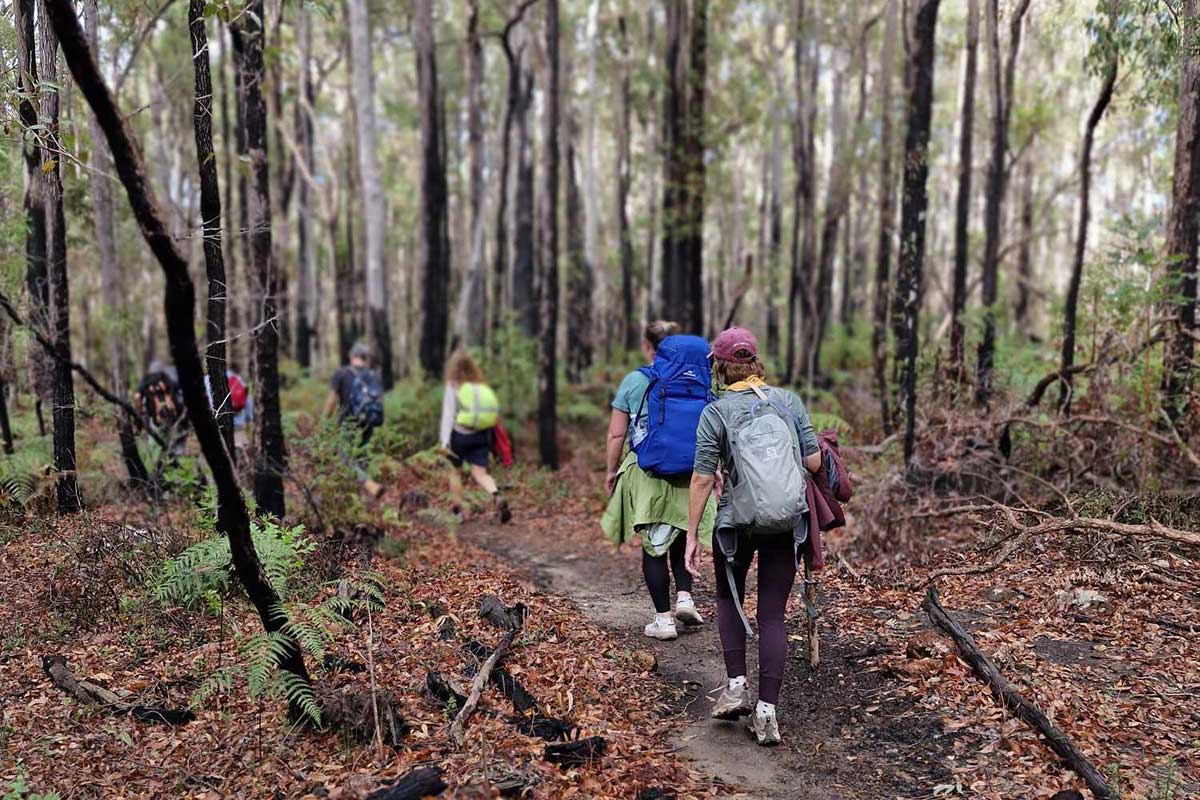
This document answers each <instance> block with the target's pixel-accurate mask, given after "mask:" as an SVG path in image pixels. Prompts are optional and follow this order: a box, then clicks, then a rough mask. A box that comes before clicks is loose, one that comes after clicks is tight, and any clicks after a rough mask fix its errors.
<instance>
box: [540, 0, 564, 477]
mask: <svg viewBox="0 0 1200 800" xmlns="http://www.w3.org/2000/svg"><path fill="white" fill-rule="evenodd" d="M545 3H546V22H545V27H546V30H545V34H546V96H545V100H546V110H545V115H544V117H543V124H544V127H543V129H542V142H543V147H544V150H545V152H544V154H543V157H544V159H545V164H546V168H545V170H544V171H543V181H544V183H543V186H544V188H543V189H542V209H541V210H542V219H541V225H540V226H539V231H538V232H539V239H540V245H541V246H540V247H539V250H540V256H541V258H540V261H541V264H540V267H541V268H540V269H539V270H538V273H539V277H540V280H539V285H538V289H539V291H538V300H539V305H540V312H541V313H540V314H539V327H540V331H539V334H540V338H541V351H540V354H541V359H540V365H539V374H538V450H539V452H540V454H541V461H542V466H543V467H546V468H547V469H551V470H557V469H558V408H557V404H558V291H559V286H558V138H559V137H558V127H559V100H560V96H559V74H558V49H559V42H558V38H559V30H558V0H545Z"/></svg>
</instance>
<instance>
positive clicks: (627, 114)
mask: <svg viewBox="0 0 1200 800" xmlns="http://www.w3.org/2000/svg"><path fill="white" fill-rule="evenodd" d="M617 45H618V48H619V54H620V55H619V58H620V65H621V92H620V93H621V112H620V114H621V117H620V122H618V124H617V159H616V167H617V242H618V246H619V247H620V256H621V313H622V316H623V320H622V322H623V326H622V333H621V340H622V343H623V344H624V346H625V349H626V350H634V349H636V348H637V346H638V338H639V336H638V325H637V312H636V310H635V307H634V303H635V300H634V296H635V294H636V290H635V286H634V274H633V265H634V253H633V232H632V231H631V230H630V227H629V192H630V188H631V186H632V183H633V159H632V154H631V152H630V150H631V147H630V140H631V139H632V138H633V127H632V126H633V100H632V89H631V87H630V84H631V78H630V72H631V65H630V60H629V59H630V57H629V39H628V30H627V25H626V22H625V16H624V15H621V16H620V17H618V18H617Z"/></svg>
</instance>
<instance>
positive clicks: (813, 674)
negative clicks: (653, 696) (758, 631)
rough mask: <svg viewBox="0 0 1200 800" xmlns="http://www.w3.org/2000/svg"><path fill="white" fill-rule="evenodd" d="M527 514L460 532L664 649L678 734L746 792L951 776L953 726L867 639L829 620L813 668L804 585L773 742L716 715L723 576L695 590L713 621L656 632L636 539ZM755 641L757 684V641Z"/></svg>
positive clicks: (822, 791)
mask: <svg viewBox="0 0 1200 800" xmlns="http://www.w3.org/2000/svg"><path fill="white" fill-rule="evenodd" d="M522 523H523V520H521V519H518V520H517V521H516V524H513V525H508V526H500V525H497V524H494V523H491V522H490V521H487V522H484V521H482V520H480V521H473V522H469V523H468V524H466V525H465V526H464V527H463V529H462V530H461V531H460V535H461V536H463V537H464V538H465V539H466V540H467V541H469V542H471V543H472V544H475V545H476V546H480V547H483V548H485V549H487V550H489V551H491V552H493V553H495V554H497V555H499V556H501V557H502V558H504V559H505V560H506V561H507V562H509V563H510V564H512V565H513V566H514V567H515V568H516V569H517V571H518V572H519V573H522V574H523V575H524V577H526V578H528V579H529V580H531V581H532V582H534V583H535V585H537V586H539V587H540V588H542V589H544V590H546V591H548V592H550V593H552V594H555V595H558V596H560V597H562V598H563V599H564V602H569V603H572V604H573V605H574V606H575V607H577V608H578V609H579V611H580V612H581V614H583V615H585V616H586V617H587V618H588V619H589V620H590V621H592V622H593V623H595V624H598V625H600V626H602V627H604V628H606V629H608V630H610V631H611V632H612V633H614V634H615V635H617V636H618V637H619V638H621V639H622V640H623V641H625V642H626V643H627V644H628V646H629V647H630V648H631V649H639V650H649V651H651V652H653V653H654V654H655V656H656V657H657V659H658V671H659V673H660V675H661V677H662V679H663V681H664V683H665V684H666V685H665V686H664V691H665V693H666V695H667V696H668V699H669V703H670V705H671V707H672V709H673V710H674V711H675V712H676V713H678V714H680V715H681V716H684V715H686V719H687V722H686V725H685V726H684V727H683V729H682V733H681V735H680V736H679V740H678V742H677V743H676V746H677V747H678V748H679V751H680V752H681V753H682V754H683V755H685V756H686V757H688V758H689V759H691V760H693V761H694V762H695V764H696V767H697V768H698V769H699V770H701V771H702V772H704V773H706V774H708V775H711V776H712V777H713V779H714V780H716V781H721V782H724V783H725V784H727V785H728V787H729V788H730V789H731V790H732V792H733V794H734V795H735V796H738V797H747V798H797V799H802V800H810V799H811V800H817V799H818V798H819V799H820V800H868V799H869V800H880V799H881V798H915V797H930V796H931V795H932V790H933V788H934V787H935V786H937V785H939V784H945V783H947V781H948V776H949V771H948V770H947V768H946V765H945V762H946V760H947V757H948V756H949V753H950V751H951V748H952V735H951V734H947V733H944V732H943V731H942V730H941V725H940V722H939V720H938V718H937V717H936V716H935V715H933V714H931V713H929V712H928V711H925V710H923V709H920V708H917V707H915V706H913V704H912V703H911V701H906V700H900V699H896V698H894V697H892V695H893V694H895V693H894V692H892V691H891V689H893V688H894V684H893V679H892V678H890V677H889V676H887V675H884V674H882V673H879V672H875V671H866V670H863V669H860V668H859V667H858V665H857V663H856V659H855V658H854V656H856V655H859V654H861V653H863V652H864V650H865V649H866V648H867V646H868V645H867V643H865V642H861V641H854V640H849V639H843V638H842V637H839V636H838V635H837V632H836V631H833V630H830V629H829V626H828V625H826V626H825V627H824V628H823V629H822V633H821V646H822V663H821V666H820V667H819V668H818V669H817V670H815V671H814V670H812V669H810V668H809V666H808V664H807V661H806V660H805V652H806V650H805V645H804V633H803V631H802V630H801V628H800V626H799V622H798V621H799V619H800V613H801V609H802V606H801V604H800V598H799V594H800V592H799V591H798V590H797V591H795V592H793V597H792V601H793V604H794V608H790V609H789V629H790V630H789V633H790V638H791V640H792V641H791V644H792V649H791V652H790V654H789V655H790V657H789V662H788V669H787V674H786V679H785V683H784V695H783V697H782V698H781V701H780V705H779V708H780V722H781V729H782V734H783V739H784V744H783V745H782V746H781V747H778V748H774V749H766V748H761V747H757V746H755V745H754V743H753V742H752V740H750V739H749V737H748V734H747V733H746V731H745V730H744V728H743V726H742V725H740V724H731V723H718V722H713V721H711V720H710V719H709V709H710V706H711V703H712V701H713V699H714V697H715V695H714V694H710V693H709V692H710V690H712V689H713V687H716V686H719V685H720V684H721V682H722V680H723V679H724V675H725V669H724V662H723V660H722V656H721V647H720V643H719V641H718V640H717V635H716V627H715V624H713V620H714V617H715V608H714V606H713V595H712V580H711V579H710V580H706V581H701V582H698V585H697V586H696V587H695V592H694V594H695V596H696V600H697V605H698V606H699V608H700V610H701V612H702V613H703V614H704V616H705V619H706V620H707V623H706V624H705V625H704V626H702V627H701V628H700V629H698V630H696V631H694V632H682V631H681V635H680V637H679V639H677V640H675V641H673V642H655V641H653V640H650V639H647V638H646V637H645V636H643V635H642V633H641V628H642V626H643V625H644V624H645V623H646V622H647V621H648V620H649V619H650V618H651V613H652V608H651V606H650V601H649V598H648V597H647V595H646V591H645V588H644V586H643V583H642V578H641V570H640V568H639V564H640V553H639V552H638V551H639V549H640V548H639V547H638V546H637V545H636V543H635V544H632V545H627V546H626V548H624V549H623V550H622V551H621V552H619V553H614V552H613V550H612V547H611V546H610V545H609V544H608V543H607V542H606V541H605V540H604V539H603V536H602V534H600V532H599V530H598V528H597V526H596V523H595V519H594V518H592V517H583V516H582V515H579V514H571V513H560V514H556V515H555V516H554V517H553V519H552V520H551V519H550V518H545V517H542V518H540V519H538V518H536V515H535V518H533V519H529V518H527V519H526V520H524V524H522ZM752 574H753V573H752ZM750 594H751V595H752V594H753V589H752V588H751V590H750ZM822 602H823V603H824V604H836V603H837V602H838V598H837V597H836V596H829V595H828V594H827V595H826V596H825V597H823V599H822ZM750 613H751V614H752V613H753V612H752V611H751V612H750ZM750 650H751V653H750V665H749V666H750V675H751V683H752V684H753V683H754V675H755V663H754V662H755V654H754V653H753V650H754V643H753V642H751V643H750ZM950 758H951V759H952V757H950ZM950 780H952V779H950Z"/></svg>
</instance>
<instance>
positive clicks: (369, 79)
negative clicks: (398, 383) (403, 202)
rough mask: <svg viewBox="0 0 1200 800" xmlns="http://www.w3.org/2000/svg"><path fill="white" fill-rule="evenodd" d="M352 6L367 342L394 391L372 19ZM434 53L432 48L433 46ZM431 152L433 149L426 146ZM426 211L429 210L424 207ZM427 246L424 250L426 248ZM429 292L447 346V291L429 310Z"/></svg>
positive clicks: (357, 3)
mask: <svg viewBox="0 0 1200 800" xmlns="http://www.w3.org/2000/svg"><path fill="white" fill-rule="evenodd" d="M428 5H429V0H421V2H419V3H418V7H419V9H418V14H417V22H418V24H417V32H418V49H417V62H418V63H417V71H418V73H420V72H421V61H422V60H423V55H422V51H421V45H422V42H423V40H422V39H421V38H420V37H421V19H422V12H421V11H420V9H421V8H424V13H425V15H426V16H427V15H428V12H429V8H428ZM348 6H349V10H350V62H351V72H352V76H351V79H352V84H353V86H354V97H355V106H354V107H355V110H356V112H357V113H356V115H355V123H356V134H357V136H356V138H357V140H358V142H357V143H358V177H359V182H360V186H361V187H362V205H363V225H364V229H365V230H364V233H365V234H366V236H365V238H366V244H367V252H366V256H367V262H366V273H367V320H366V322H367V336H368V338H369V339H370V340H371V347H372V349H373V350H374V355H375V358H376V360H377V362H378V364H379V365H380V368H381V369H380V373H381V377H382V378H383V386H384V388H385V389H391V388H392V385H393V384H394V383H395V374H394V373H393V371H392V360H393V359H392V334H391V326H390V325H389V322H388V304H387V280H386V278H387V275H386V272H385V270H384V252H383V250H384V240H385V228H386V225H387V221H386V219H385V217H384V215H385V209H384V202H383V174H382V171H381V169H380V165H379V133H378V126H377V124H376V118H375V78H374V68H373V64H374V62H373V60H372V55H371V54H372V52H373V50H372V48H371V26H370V19H369V18H368V13H367V2H366V0H350V2H349V3H348ZM430 47H432V44H431V45H430ZM425 80H426V78H425V77H424V76H422V83H421V86H422V94H421V97H422V100H424V99H425V94H424V91H425V89H424V87H425V84H424V81H425ZM433 130H434V131H435V133H434V136H435V137H436V130H437V126H436V125H434V126H433ZM425 133H426V120H425V109H424V107H422V111H421V135H422V141H423V142H424V136H425ZM435 146H436V144H435ZM427 147H428V145H427V144H426V148H427ZM422 174H424V173H422ZM421 197H422V203H424V197H425V194H424V183H422V194H421ZM422 207H423V208H424V205H423V206H422ZM422 241H424V240H422ZM422 246H423V247H424V245H422ZM426 270H428V266H426ZM429 278H430V274H429V272H428V271H426V273H425V279H426V282H427V284H428V281H429ZM433 288H436V287H433ZM425 291H426V295H425V301H426V302H425V304H424V309H425V318H426V321H427V325H428V320H429V319H430V317H431V315H432V317H433V319H434V321H435V322H436V320H437V319H438V318H440V320H441V326H442V341H443V342H444V341H445V324H446V297H445V291H444V290H443V293H442V295H441V299H440V304H439V305H438V306H437V307H436V308H434V307H433V306H431V305H430V304H429V300H430V295H429V292H430V291H431V287H430V286H429V285H427V286H426V289H425ZM421 363H422V364H423V365H425V367H426V369H430V367H429V365H428V364H427V363H426V360H425V350H424V345H422V350H421ZM439 363H440V362H439ZM439 369H440V368H439Z"/></svg>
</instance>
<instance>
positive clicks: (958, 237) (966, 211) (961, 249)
mask: <svg viewBox="0 0 1200 800" xmlns="http://www.w3.org/2000/svg"><path fill="white" fill-rule="evenodd" d="M978 61H979V0H967V45H966V62H967V63H966V69H965V71H964V72H963V84H962V98H961V103H962V116H961V122H960V128H961V130H960V132H959V140H958V197H957V199H956V201H955V205H954V279H953V283H954V285H953V289H952V290H951V291H952V294H951V299H950V372H951V374H952V375H953V376H954V383H955V385H958V384H960V383H961V382H962V380H963V377H964V374H963V335H964V333H965V331H964V328H963V321H962V317H963V312H964V311H965V310H966V307H967V267H968V265H969V263H970V258H971V248H970V235H969V230H970V224H971V173H972V171H973V167H974V163H973V156H972V150H973V143H974V139H975V75H976V72H977V71H978Z"/></svg>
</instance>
